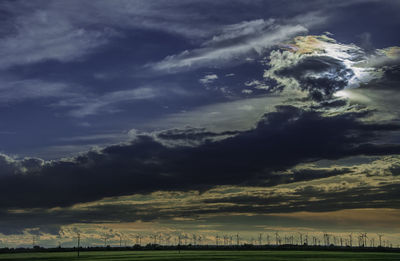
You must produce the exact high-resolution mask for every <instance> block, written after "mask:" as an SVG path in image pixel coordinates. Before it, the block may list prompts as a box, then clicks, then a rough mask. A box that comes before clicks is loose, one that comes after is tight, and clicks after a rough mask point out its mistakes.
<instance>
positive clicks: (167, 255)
mask: <svg viewBox="0 0 400 261" xmlns="http://www.w3.org/2000/svg"><path fill="white" fill-rule="evenodd" d="M0 260H47V261H62V260H85V261H91V260H116V261H119V260H121V261H122V260H123V261H130V260H143V261H145V260H151V261H157V260H182V261H184V260H213V261H214V260H315V261H317V260H360V261H361V260H363V261H368V260H400V253H383V252H339V251H191V250H188V251H181V252H180V253H178V251H102V252H82V253H81V254H80V257H77V254H76V253H74V252H61V253H18V254H1V255H0Z"/></svg>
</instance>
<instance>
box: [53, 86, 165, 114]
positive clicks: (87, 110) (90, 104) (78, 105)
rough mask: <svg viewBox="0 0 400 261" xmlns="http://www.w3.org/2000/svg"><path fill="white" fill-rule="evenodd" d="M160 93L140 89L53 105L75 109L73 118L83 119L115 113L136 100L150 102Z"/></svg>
mask: <svg viewBox="0 0 400 261" xmlns="http://www.w3.org/2000/svg"><path fill="white" fill-rule="evenodd" d="M158 95H159V93H158V92H157V90H156V89H154V88H151V87H140V88H136V89H133V90H121V91H115V92H110V93H106V94H104V95H101V96H94V95H92V96H82V97H74V98H72V99H65V100H62V101H60V102H58V103H55V104H53V106H54V107H67V108H74V109H72V110H70V112H69V115H70V116H72V117H77V118H82V117H86V116H89V115H95V114H98V113H115V112H118V111H119V110H120V109H119V108H118V105H120V104H121V103H124V102H129V101H135V100H148V99H153V98H155V97H157V96H158Z"/></svg>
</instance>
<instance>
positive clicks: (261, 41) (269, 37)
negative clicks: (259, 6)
mask: <svg viewBox="0 0 400 261" xmlns="http://www.w3.org/2000/svg"><path fill="white" fill-rule="evenodd" d="M305 32H307V28H305V27H304V26H301V25H273V26H271V27H269V28H268V30H266V31H264V32H263V33H262V34H256V35H254V36H253V37H252V38H249V39H246V40H245V41H238V42H234V43H232V44H230V45H223V46H219V45H216V46H207V47H203V48H199V49H195V50H191V51H184V52H182V53H180V54H177V55H171V56H168V57H166V58H165V59H164V60H162V61H160V62H157V63H154V64H149V65H148V67H151V68H152V69H154V70H155V71H160V72H166V73H174V72H179V71H185V70H190V69H196V68H200V67H219V66H221V65H226V64H227V63H232V62H239V61H240V60H242V61H243V60H245V59H246V58H248V56H249V55H251V54H258V55H260V54H262V53H263V52H265V51H266V50H267V49H268V48H271V47H272V46H274V45H276V44H278V43H280V42H282V41H284V40H286V39H289V38H291V37H293V36H295V35H298V34H302V33H305Z"/></svg>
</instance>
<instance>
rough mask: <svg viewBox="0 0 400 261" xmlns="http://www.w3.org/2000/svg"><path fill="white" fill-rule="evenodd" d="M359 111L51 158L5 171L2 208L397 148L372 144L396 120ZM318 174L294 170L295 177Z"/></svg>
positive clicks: (297, 112) (298, 113)
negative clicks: (368, 118) (367, 117)
mask: <svg viewBox="0 0 400 261" xmlns="http://www.w3.org/2000/svg"><path fill="white" fill-rule="evenodd" d="M362 116H364V113H347V114H342V115H337V116H331V117H324V116H322V115H321V114H320V113H318V112H313V111H305V110H301V109H299V108H296V107H293V106H279V107H277V111H276V112H272V113H269V114H267V115H266V116H265V118H264V119H263V120H262V121H260V122H259V124H258V126H257V127H256V128H255V129H253V130H250V131H245V132H242V133H240V134H237V135H236V136H234V137H230V138H227V139H224V140H220V141H215V142H206V143H204V144H202V145H199V146H197V147H187V146H177V147H166V146H164V145H162V144H161V143H159V142H157V141H155V140H154V139H153V138H152V137H149V136H146V135H139V136H138V137H137V139H136V140H135V141H133V142H132V143H130V144H124V145H114V146H110V147H107V148H105V149H103V150H101V151H91V152H88V153H86V154H83V155H81V156H79V157H76V158H74V159H72V160H70V161H64V160H60V161H53V162H48V163H46V164H45V165H44V166H43V167H42V168H39V169H37V168H36V169H35V168H34V169H31V170H29V171H27V172H26V173H24V174H23V175H22V174H17V175H15V174H14V175H5V176H4V175H3V176H2V178H1V183H0V196H1V197H2V198H7V200H3V201H1V203H0V207H1V208H2V209H7V208H37V207H42V208H49V207H55V206H69V205H72V204H75V203H79V202H89V201H94V200H98V199H101V198H103V197H109V196H120V195H129V194H134V193H149V192H153V191H158V190H189V189H199V190H205V189H208V188H211V187H214V186H216V185H228V184H245V183H254V182H255V183H257V184H260V183H262V182H263V181H264V180H268V178H270V177H271V172H272V171H276V170H284V169H287V168H289V167H292V166H294V165H296V164H298V163H300V162H306V161H313V160H318V159H337V158H341V157H345V156H350V155H382V154H398V153H400V146H398V145H397V144H394V145H377V144H373V143H372V141H373V140H374V139H375V138H377V137H378V136H379V135H378V134H381V133H385V132H386V131H392V130H398V129H399V126H397V125H393V124H384V125H377V124H365V123H361V122H360V121H358V120H357V118H358V117H362ZM163 135H167V134H163ZM179 135H181V136H182V139H184V138H185V137H186V134H185V133H181V134H179V133H173V135H172V137H173V138H174V139H176V138H178V136H179ZM10 174H11V173H10ZM318 177H319V176H318V175H313V174H312V173H311V176H308V177H307V176H306V175H305V174H304V175H303V174H301V173H297V174H294V178H295V179H298V180H301V179H303V180H306V179H312V178H318ZM257 180H259V181H258V182H257Z"/></svg>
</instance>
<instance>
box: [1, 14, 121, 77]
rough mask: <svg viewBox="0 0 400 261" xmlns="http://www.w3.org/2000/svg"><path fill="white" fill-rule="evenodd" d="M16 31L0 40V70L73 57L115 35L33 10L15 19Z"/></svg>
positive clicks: (109, 31)
mask: <svg viewBox="0 0 400 261" xmlns="http://www.w3.org/2000/svg"><path fill="white" fill-rule="evenodd" d="M15 27H16V28H17V29H16V32H14V33H12V34H8V35H6V36H5V37H3V38H1V39H0V56H1V57H2V59H1V60H0V69H5V68H8V67H11V66H15V65H25V64H32V63H37V62H42V61H45V60H57V61H60V62H68V61H72V60H76V59H78V58H80V57H82V56H84V55H86V54H88V53H90V52H91V51H93V49H94V48H97V47H99V46H101V45H104V44H106V43H107V42H108V39H109V38H110V37H113V36H115V35H116V33H115V31H113V30H111V29H107V28H105V29H104V28H103V29H99V30H89V29H85V28H82V27H79V26H76V25H74V24H73V23H72V21H70V20H68V19H65V17H62V16H57V15H56V14H55V13H52V12H47V11H38V10H34V11H33V12H32V13H30V14H24V15H22V16H19V17H17V18H15Z"/></svg>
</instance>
